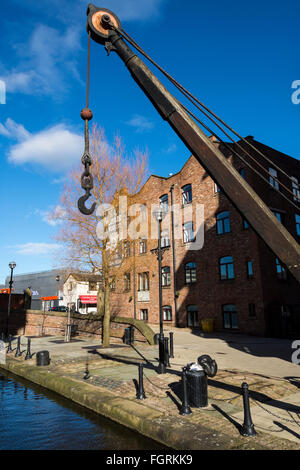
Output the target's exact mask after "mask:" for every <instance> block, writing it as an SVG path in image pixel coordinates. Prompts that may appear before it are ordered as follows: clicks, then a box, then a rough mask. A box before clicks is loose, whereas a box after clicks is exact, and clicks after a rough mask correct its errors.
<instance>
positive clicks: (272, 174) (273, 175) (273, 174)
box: [269, 168, 279, 191]
mask: <svg viewBox="0 0 300 470" xmlns="http://www.w3.org/2000/svg"><path fill="white" fill-rule="evenodd" d="M269 173H270V176H269V182H270V185H271V186H273V188H275V189H276V190H277V191H279V183H278V181H276V180H275V179H274V178H277V179H278V176H277V171H276V170H274V168H269Z"/></svg>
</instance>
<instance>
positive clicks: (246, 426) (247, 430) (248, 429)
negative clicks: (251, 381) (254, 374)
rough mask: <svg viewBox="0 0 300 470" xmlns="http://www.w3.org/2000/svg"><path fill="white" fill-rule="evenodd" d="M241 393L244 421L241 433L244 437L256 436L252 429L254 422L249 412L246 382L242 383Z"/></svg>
mask: <svg viewBox="0 0 300 470" xmlns="http://www.w3.org/2000/svg"><path fill="white" fill-rule="evenodd" d="M242 394H243V403H244V422H243V426H242V431H241V434H242V436H246V437H252V436H256V431H255V429H254V424H253V422H252V418H251V413H250V401H249V389H248V384H247V383H246V382H243V383H242Z"/></svg>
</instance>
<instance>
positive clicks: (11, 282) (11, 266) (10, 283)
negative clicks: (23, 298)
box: [5, 261, 16, 338]
mask: <svg viewBox="0 0 300 470" xmlns="http://www.w3.org/2000/svg"><path fill="white" fill-rule="evenodd" d="M8 266H9V267H10V281H9V297H8V308H7V318H6V328H5V338H8V323H9V315H10V306H11V292H12V285H13V271H14V269H15V267H16V263H15V262H14V261H11V262H10V263H9V265H8Z"/></svg>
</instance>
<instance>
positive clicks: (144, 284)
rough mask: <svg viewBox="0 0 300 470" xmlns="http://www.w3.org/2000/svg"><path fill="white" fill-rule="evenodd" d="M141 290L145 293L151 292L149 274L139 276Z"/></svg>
mask: <svg viewBox="0 0 300 470" xmlns="http://www.w3.org/2000/svg"><path fill="white" fill-rule="evenodd" d="M139 290H140V291H145V290H149V273H148V272H147V273H140V274H139Z"/></svg>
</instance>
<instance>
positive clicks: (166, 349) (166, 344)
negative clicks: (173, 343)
mask: <svg viewBox="0 0 300 470" xmlns="http://www.w3.org/2000/svg"><path fill="white" fill-rule="evenodd" d="M164 346H165V358H164V363H165V365H166V366H167V367H170V361H169V338H164Z"/></svg>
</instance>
